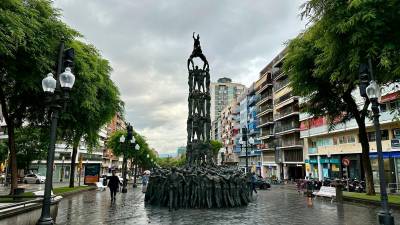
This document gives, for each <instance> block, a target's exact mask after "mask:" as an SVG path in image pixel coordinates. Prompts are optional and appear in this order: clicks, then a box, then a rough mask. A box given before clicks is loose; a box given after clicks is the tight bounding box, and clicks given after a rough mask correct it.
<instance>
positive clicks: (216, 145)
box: [210, 140, 224, 162]
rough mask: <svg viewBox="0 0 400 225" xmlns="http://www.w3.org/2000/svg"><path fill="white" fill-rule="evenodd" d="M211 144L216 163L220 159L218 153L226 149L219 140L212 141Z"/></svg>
mask: <svg viewBox="0 0 400 225" xmlns="http://www.w3.org/2000/svg"><path fill="white" fill-rule="evenodd" d="M210 144H211V150H212V153H213V157H214V161H215V162H216V161H217V158H218V152H219V150H220V149H221V148H222V147H224V144H222V142H220V141H218V140H211V141H210Z"/></svg>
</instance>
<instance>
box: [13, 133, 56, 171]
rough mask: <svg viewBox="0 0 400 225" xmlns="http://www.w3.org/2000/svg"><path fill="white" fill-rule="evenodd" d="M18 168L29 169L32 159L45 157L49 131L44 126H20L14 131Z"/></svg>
mask: <svg viewBox="0 0 400 225" xmlns="http://www.w3.org/2000/svg"><path fill="white" fill-rule="evenodd" d="M15 145H16V148H17V164H18V169H25V171H28V170H29V166H30V165H31V162H32V161H33V160H41V159H45V158H46V153H47V147H48V145H49V133H48V129H46V128H38V127H33V126H28V127H21V128H18V129H16V131H15Z"/></svg>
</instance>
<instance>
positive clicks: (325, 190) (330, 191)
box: [313, 186, 336, 202]
mask: <svg viewBox="0 0 400 225" xmlns="http://www.w3.org/2000/svg"><path fill="white" fill-rule="evenodd" d="M313 194H314V195H315V196H319V197H326V198H331V202H333V199H334V198H335V197H336V188H335V187H327V186H322V187H321V189H319V191H315V192H313Z"/></svg>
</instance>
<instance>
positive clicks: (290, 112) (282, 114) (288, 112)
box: [275, 105, 299, 121]
mask: <svg viewBox="0 0 400 225" xmlns="http://www.w3.org/2000/svg"><path fill="white" fill-rule="evenodd" d="M294 115H299V107H298V106H297V105H295V106H292V107H287V108H285V109H284V110H281V111H279V113H276V114H275V118H276V119H275V121H278V120H282V119H285V118H288V117H290V116H294Z"/></svg>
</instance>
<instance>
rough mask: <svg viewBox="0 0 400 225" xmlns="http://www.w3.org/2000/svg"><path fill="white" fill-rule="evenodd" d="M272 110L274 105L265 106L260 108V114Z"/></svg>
mask: <svg viewBox="0 0 400 225" xmlns="http://www.w3.org/2000/svg"><path fill="white" fill-rule="evenodd" d="M272 109H273V106H272V104H268V105H264V106H261V107H260V113H262V112H264V111H266V110H272Z"/></svg>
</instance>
